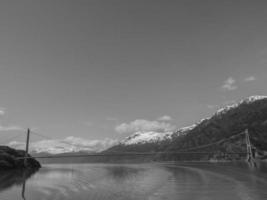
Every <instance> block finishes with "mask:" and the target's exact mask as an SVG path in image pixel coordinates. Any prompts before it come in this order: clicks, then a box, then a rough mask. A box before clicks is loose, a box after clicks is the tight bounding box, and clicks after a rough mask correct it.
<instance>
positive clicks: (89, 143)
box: [8, 136, 118, 154]
mask: <svg viewBox="0 0 267 200" xmlns="http://www.w3.org/2000/svg"><path fill="white" fill-rule="evenodd" d="M117 143H118V141H117V140H114V139H110V138H105V139H102V140H86V139H84V138H79V137H74V136H69V137H66V138H65V139H55V140H40V141H37V142H31V143H30V151H31V152H33V151H34V152H37V153H40V152H48V153H51V154H57V153H66V152H79V151H89V152H100V151H103V150H105V149H107V148H109V147H111V146H114V145H116V144H117ZM8 146H11V147H13V148H15V149H24V148H25V142H18V141H12V142H10V143H8Z"/></svg>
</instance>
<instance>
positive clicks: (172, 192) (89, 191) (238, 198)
mask: <svg viewBox="0 0 267 200" xmlns="http://www.w3.org/2000/svg"><path fill="white" fill-rule="evenodd" d="M265 167H266V166H265ZM265 167H264V166H263V165H262V169H264V168H265ZM265 169H266V168H265ZM30 176H31V174H29V173H27V172H24V173H21V171H16V172H9V173H2V174H0V188H1V189H0V199H5V200H8V199H12V200H21V199H23V198H24V197H23V196H24V195H21V189H22V188H23V183H24V182H25V180H26V179H27V178H29V177H30ZM13 186H14V187H13ZM24 186H25V185H24ZM266 187H267V177H266V173H264V172H263V171H262V170H249V168H248V166H247V165H246V164H245V163H236V164H235V163H219V164H207V163H206V164H201V163H196V164H194V163H191V164H190V163H186V164H182V163H176V164H175V163H174V164H170V163H168V164H159V163H158V164H157V163H155V164H128V165H127V164H121V165H120V164H74V165H46V166H43V168H42V169H40V171H39V172H38V173H36V174H35V175H34V176H32V178H30V179H27V186H26V192H25V193H26V197H27V200H31V199H32V200H36V199H39V200H48V199H49V200H50V199H51V200H53V199H63V200H72V199H76V200H88V199H96V200H105V199H108V200H161V199H165V200H168V199H169V200H173V199H179V200H188V199H190V200H194V199H198V200H207V199H208V200H211V199H216V200H224V199H229V200H262V199H266V198H265V197H267V192H265V191H266V189H265V188H266Z"/></svg>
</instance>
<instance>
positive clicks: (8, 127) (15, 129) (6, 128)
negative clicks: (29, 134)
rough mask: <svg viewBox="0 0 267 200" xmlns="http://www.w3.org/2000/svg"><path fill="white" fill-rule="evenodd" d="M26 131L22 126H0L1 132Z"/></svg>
mask: <svg viewBox="0 0 267 200" xmlns="http://www.w3.org/2000/svg"><path fill="white" fill-rule="evenodd" d="M21 130H24V129H23V128H21V127H20V126H2V125H0V131H21Z"/></svg>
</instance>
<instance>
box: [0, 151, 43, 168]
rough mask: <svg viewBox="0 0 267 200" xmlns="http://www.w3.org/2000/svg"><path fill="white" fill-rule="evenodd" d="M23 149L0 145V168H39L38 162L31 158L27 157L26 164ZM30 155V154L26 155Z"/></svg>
mask: <svg viewBox="0 0 267 200" xmlns="http://www.w3.org/2000/svg"><path fill="white" fill-rule="evenodd" d="M24 156H25V151H23V150H15V149H12V148H10V147H7V146H0V170H3V169H25V168H26V169H39V168H40V167H41V165H40V163H39V162H38V161H36V160H35V159H33V158H28V159H27V163H26V165H25V164H24V160H23V159H20V158H21V157H24ZM27 156H28V157H30V155H29V154H28V155H27Z"/></svg>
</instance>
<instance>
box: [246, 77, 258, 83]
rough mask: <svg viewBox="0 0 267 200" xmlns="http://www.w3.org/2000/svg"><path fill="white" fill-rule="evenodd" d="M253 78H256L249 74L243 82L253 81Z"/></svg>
mask: <svg viewBox="0 0 267 200" xmlns="http://www.w3.org/2000/svg"><path fill="white" fill-rule="evenodd" d="M255 80H256V77H255V76H249V77H247V78H245V79H244V81H245V82H251V81H255Z"/></svg>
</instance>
